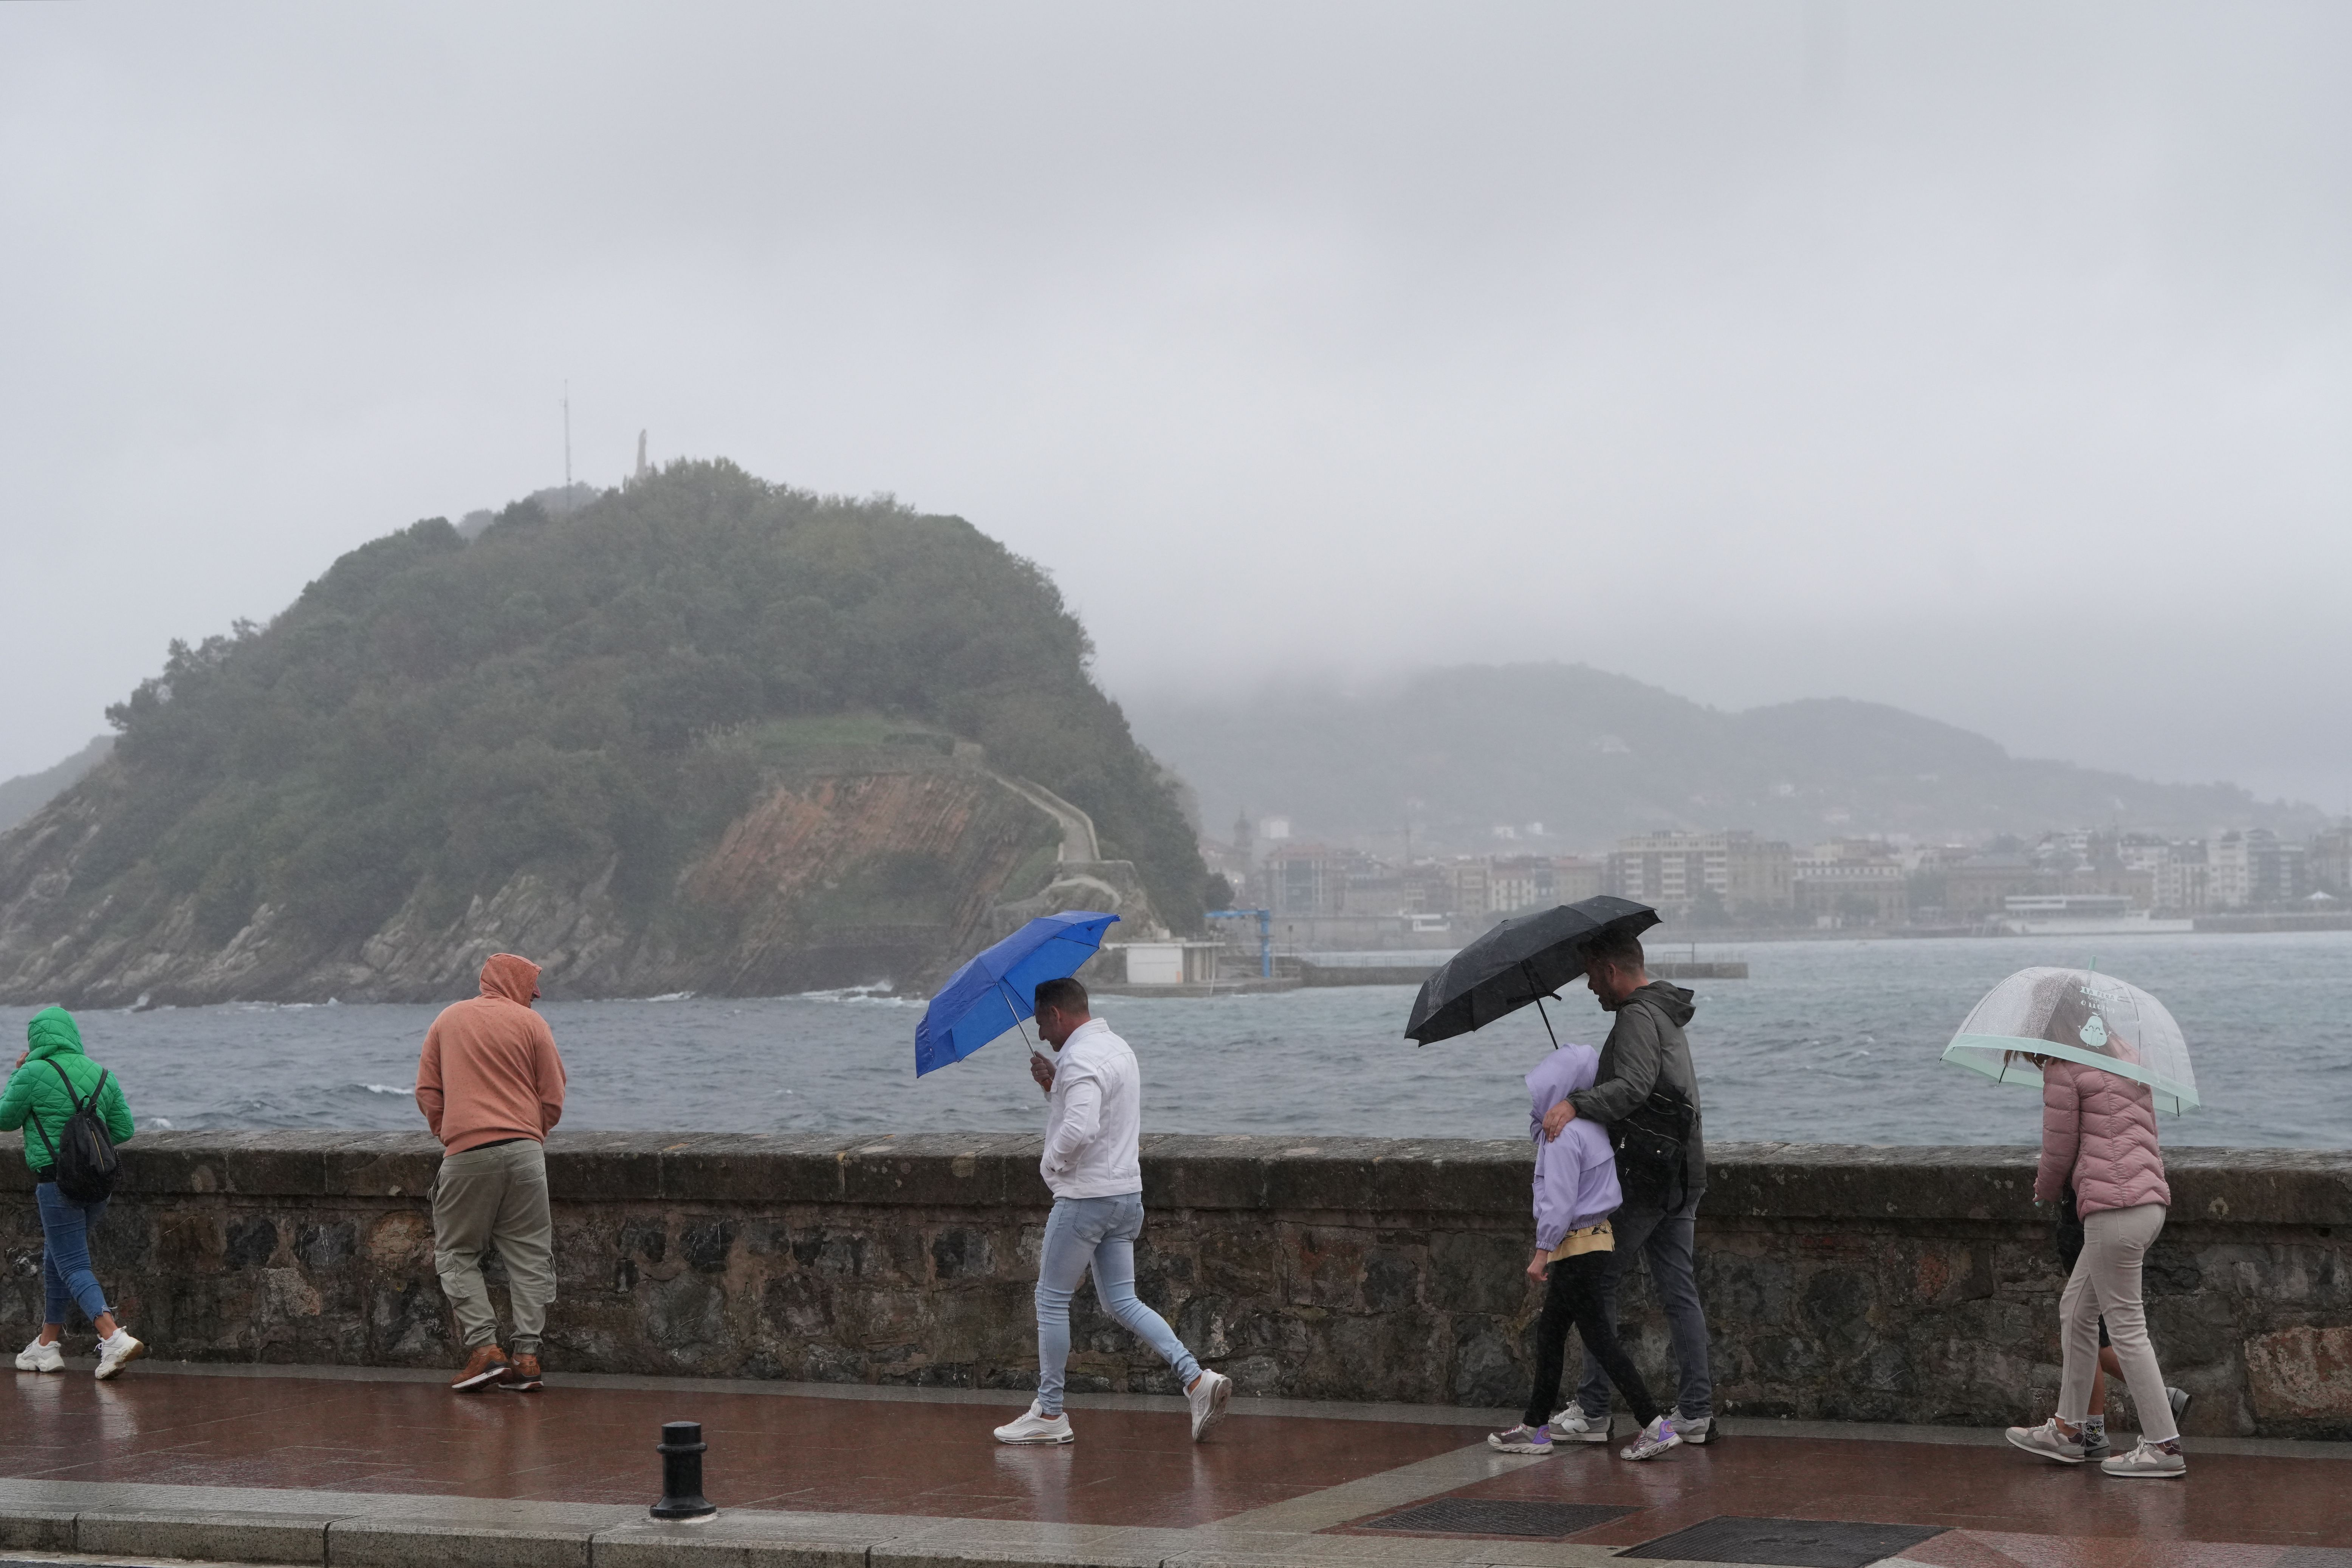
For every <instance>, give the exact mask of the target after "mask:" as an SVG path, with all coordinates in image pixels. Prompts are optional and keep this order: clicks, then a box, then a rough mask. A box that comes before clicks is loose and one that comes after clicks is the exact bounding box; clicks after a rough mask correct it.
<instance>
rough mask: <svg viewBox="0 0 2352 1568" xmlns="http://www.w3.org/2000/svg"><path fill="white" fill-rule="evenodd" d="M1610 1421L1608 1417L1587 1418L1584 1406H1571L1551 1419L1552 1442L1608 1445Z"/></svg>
mask: <svg viewBox="0 0 2352 1568" xmlns="http://www.w3.org/2000/svg"><path fill="white" fill-rule="evenodd" d="M1609 1421H1610V1418H1609V1417H1608V1416H1606V1415H1595V1416H1587V1415H1585V1414H1584V1406H1582V1405H1570V1406H1569V1407H1568V1408H1567V1409H1565V1410H1563V1411H1561V1412H1560V1413H1559V1415H1555V1416H1553V1417H1552V1418H1551V1428H1550V1430H1551V1440H1552V1441H1553V1442H1555V1443H1606V1442H1607V1441H1609Z"/></svg>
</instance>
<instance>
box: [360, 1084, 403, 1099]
mask: <svg viewBox="0 0 2352 1568" xmlns="http://www.w3.org/2000/svg"><path fill="white" fill-rule="evenodd" d="M360 1087H361V1088H362V1089H365V1090H367V1091H368V1092H369V1093H370V1094H405V1095H409V1096H411V1097H412V1098H413V1097H414V1096H415V1093H416V1086H415V1084H408V1083H363V1084H362V1085H360Z"/></svg>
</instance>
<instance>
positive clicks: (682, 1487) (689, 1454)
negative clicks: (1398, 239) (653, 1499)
mask: <svg viewBox="0 0 2352 1568" xmlns="http://www.w3.org/2000/svg"><path fill="white" fill-rule="evenodd" d="M708 1447H710V1445H709V1444H708V1443H706V1442H704V1441H703V1440H702V1423H701V1422H699V1421H665V1422H663V1423H662V1440H661V1441H660V1442H658V1443H656V1444H655V1445H654V1451H655V1452H656V1453H657V1454H659V1455H660V1456H661V1457H662V1500H661V1501H659V1502H657V1503H656V1504H654V1509H653V1513H654V1517H655V1518H656V1519H709V1517H710V1516H711V1515H712V1514H714V1513H717V1512H718V1511H719V1509H718V1506H717V1505H716V1504H714V1503H712V1502H710V1501H709V1500H707V1499H705V1498H704V1497H703V1495H702V1453H703V1450H704V1449H706V1448H708Z"/></svg>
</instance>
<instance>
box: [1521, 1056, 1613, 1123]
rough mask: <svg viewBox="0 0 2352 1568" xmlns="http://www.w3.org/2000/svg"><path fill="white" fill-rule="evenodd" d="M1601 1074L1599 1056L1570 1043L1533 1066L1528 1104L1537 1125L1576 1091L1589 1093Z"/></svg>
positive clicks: (1529, 1081)
mask: <svg viewBox="0 0 2352 1568" xmlns="http://www.w3.org/2000/svg"><path fill="white" fill-rule="evenodd" d="M1600 1074H1601V1053H1600V1052H1599V1051H1597V1050H1595V1049H1593V1048H1592V1047H1591V1046H1580V1045H1577V1044H1575V1043H1574V1042H1572V1041H1571V1042H1570V1044H1568V1045H1565V1046H1562V1047H1559V1049H1558V1050H1556V1051H1554V1052H1552V1054H1551V1055H1549V1056H1548V1057H1546V1058H1544V1059H1543V1060H1541V1061H1539V1062H1538V1063H1536V1065H1535V1068H1534V1069H1533V1070H1532V1071H1530V1072H1529V1073H1528V1103H1529V1104H1530V1105H1531V1106H1533V1107H1534V1110H1535V1115H1536V1117H1537V1119H1538V1121H1540V1120H1541V1119H1542V1117H1543V1113H1544V1112H1545V1111H1547V1110H1550V1109H1551V1108H1552V1107H1553V1106H1555V1105H1558V1104H1559V1102H1560V1101H1561V1100H1566V1099H1567V1098H1568V1097H1569V1096H1570V1095H1571V1094H1574V1093H1575V1092H1576V1091H1577V1090H1578V1089H1591V1087H1592V1080H1593V1079H1596V1078H1598V1077H1599V1076H1600Z"/></svg>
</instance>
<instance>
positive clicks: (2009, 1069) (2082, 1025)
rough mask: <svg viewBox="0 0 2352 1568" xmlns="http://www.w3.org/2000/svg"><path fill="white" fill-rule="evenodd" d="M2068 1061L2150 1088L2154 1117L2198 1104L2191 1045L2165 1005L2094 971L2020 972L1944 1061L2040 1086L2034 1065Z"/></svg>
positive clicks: (1983, 1006)
mask: <svg viewBox="0 0 2352 1568" xmlns="http://www.w3.org/2000/svg"><path fill="white" fill-rule="evenodd" d="M2036 1056H2041V1057H2063V1058H2065V1059H2066V1060H2068V1061H2075V1062H2084V1063H2087V1064H2088V1065H2090V1066H2092V1067H2095V1068H2101V1069H2103V1070H2105V1071H2107V1072H2111V1073H2114V1074H2115V1075H2116V1077H2118V1078H2127V1079H2135V1080H2136V1081H2137V1082H2140V1083H2144V1084H2146V1085H2147V1087H2148V1089H2150V1090H2151V1091H2153V1092H2154V1094H2155V1096H2156V1104H2157V1109H2158V1110H2169V1111H2171V1112H2172V1113H2173V1114H2174V1115H2176V1116H2178V1115H2179V1114H2180V1112H2182V1111H2183V1110H2188V1109H2189V1107H2190V1106H2193V1105H2195V1104H2197V1103H2198V1099H2197V1074H2196V1071H2195V1069H2194V1068H2191V1067H2190V1066H2189V1042H2188V1041H2187V1040H2185V1039H2183V1038H2181V1036H2180V1026H2179V1024H2177V1023H2175V1022H2174V1021H2173V1017H2172V1015H2171V1013H2170V1012H2168V1011H2167V1010H2166V1008H2165V1005H2164V1004H2163V1003H2161V1002H2159V1001H2158V1000H2157V999H2156V998H2155V997H2153V996H2151V995H2149V994H2147V992H2145V991H2143V990H2141V989H2140V988H2139V987H2138V986H2137V985H2129V984H2125V983H2124V982H2123V981H2120V980H2117V979H2116V977H2115V976H2113V975H2111V974H2101V973H2098V972H2097V971H2096V970H2091V969H2051V968H2036V969H2021V970H2019V971H2018V972H2017V973H2014V974H2012V975H2011V976H2010V977H2009V978H2008V979H2006V980H2004V981H2002V982H2001V983H2000V984H1998V985H1996V986H1994V987H1993V988H1992V989H1991V990H1990V991H1988V992H1986V993H1985V994H1984V999H1983V1000H1982V1001H1980V1002H1979V1003H1978V1004H1977V1005H1975V1006H1974V1007H1972V1008H1970V1009H1969V1016H1968V1017H1967V1018H1966V1019H1965V1020H1963V1021H1962V1022H1961V1024H1960V1032H1959V1033H1958V1034H1957V1035H1954V1036H1953V1037H1952V1043H1951V1044H1950V1045H1948V1046H1946V1047H1944V1059H1945V1060H1946V1061H1948V1062H1957V1063H1958V1064H1959V1065H1960V1066H1961V1067H1964V1068H1970V1069H1971V1070H1973V1071H1976V1072H1980V1073H1982V1074H1984V1075H1985V1076H1986V1077H1987V1078H1990V1079H1999V1080H2000V1082H2003V1083H2029V1084H2033V1085H2036V1086H2037V1087H2038V1086H2039V1085H2040V1084H2041V1082H2042V1069H2041V1068H2040V1067H2039V1066H2038V1065H2037V1064H2036V1063H2035V1062H2034V1061H2033V1060H2032V1058H2033V1057H2036Z"/></svg>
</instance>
